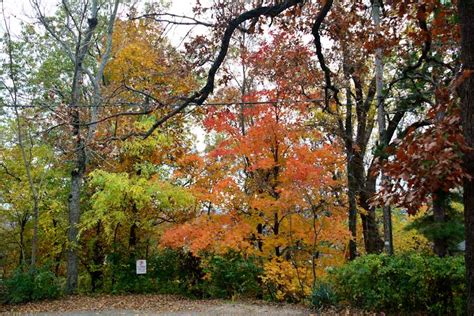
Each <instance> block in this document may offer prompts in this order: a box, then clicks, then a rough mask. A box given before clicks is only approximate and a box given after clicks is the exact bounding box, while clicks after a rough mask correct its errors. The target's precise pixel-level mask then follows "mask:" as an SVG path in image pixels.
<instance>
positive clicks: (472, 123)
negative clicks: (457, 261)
mask: <svg viewBox="0 0 474 316" xmlns="http://www.w3.org/2000/svg"><path fill="white" fill-rule="evenodd" d="M458 13H459V23H460V26H461V61H462V64H463V69H464V72H465V75H466V79H465V80H464V81H463V82H462V83H461V85H460V87H459V90H458V93H459V96H460V97H461V106H462V119H463V129H464V138H465V140H466V143H467V145H468V146H470V147H471V148H474V73H473V72H474V0H459V2H458ZM464 164H465V170H466V172H467V173H468V174H469V175H470V176H471V179H470V180H469V179H465V180H464V219H465V223H464V225H465V228H464V231H465V236H466V252H465V260H466V277H467V314H468V315H474V288H473V287H474V152H473V151H469V152H468V153H466V155H465V156H464Z"/></svg>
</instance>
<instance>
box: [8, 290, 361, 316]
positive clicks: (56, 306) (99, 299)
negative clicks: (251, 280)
mask: <svg viewBox="0 0 474 316" xmlns="http://www.w3.org/2000/svg"><path fill="white" fill-rule="evenodd" d="M0 314H1V315H31V314H35V315H44V316H46V315H48V316H49V315H51V316H52V315H69V316H72V315H78V316H92V315H109V316H111V315H123V316H132V315H170V316H171V315H173V316H185V315H186V316H188V315H189V316H191V315H239V316H250V315H276V316H284V315H295V316H298V315H325V316H329V315H363V313H358V312H354V311H348V310H343V311H336V310H328V311H326V312H323V313H317V312H316V311H313V310H311V309H309V308H307V307H305V306H302V305H290V304H275V303H274V304H272V303H267V302H262V301H255V300H253V301H225V300H191V299H186V298H182V297H178V296H173V295H113V296H112V295H99V296H93V297H92V296H68V297H64V298H62V299H59V300H54V301H42V302H35V303H27V304H22V305H7V306H5V305H0ZM365 315H367V314H365Z"/></svg>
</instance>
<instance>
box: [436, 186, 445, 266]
mask: <svg viewBox="0 0 474 316" xmlns="http://www.w3.org/2000/svg"><path fill="white" fill-rule="evenodd" d="M433 219H434V222H435V224H437V225H443V223H444V222H445V221H446V193H444V192H439V193H436V194H435V195H434V196H433ZM433 252H434V253H435V254H436V255H437V256H438V257H444V256H446V255H447V254H448V244H447V242H446V239H445V238H434V240H433Z"/></svg>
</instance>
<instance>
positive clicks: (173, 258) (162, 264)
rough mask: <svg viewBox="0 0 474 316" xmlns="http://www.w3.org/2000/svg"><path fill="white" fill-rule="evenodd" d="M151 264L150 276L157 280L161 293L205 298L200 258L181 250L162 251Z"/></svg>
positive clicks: (151, 260) (153, 258)
mask: <svg viewBox="0 0 474 316" xmlns="http://www.w3.org/2000/svg"><path fill="white" fill-rule="evenodd" d="M149 262H150V269H149V275H150V276H151V277H153V278H154V279H156V281H157V284H158V288H157V290H158V292H159V293H162V294H180V295H186V296H191V297H202V296H203V290H202V278H203V276H204V272H203V271H202V267H201V260H200V259H199V258H197V257H195V256H193V255H192V254H191V253H186V252H183V251H179V250H172V249H162V250H160V251H159V252H158V253H157V254H155V255H154V256H152V257H151V258H150V260H149Z"/></svg>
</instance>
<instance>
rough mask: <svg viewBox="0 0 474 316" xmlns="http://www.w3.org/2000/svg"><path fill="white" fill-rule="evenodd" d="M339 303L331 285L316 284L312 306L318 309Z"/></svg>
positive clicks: (312, 295) (312, 296)
mask: <svg viewBox="0 0 474 316" xmlns="http://www.w3.org/2000/svg"><path fill="white" fill-rule="evenodd" d="M336 303H337V298H336V294H335V293H334V290H333V289H332V287H331V285H330V284H328V283H325V282H321V283H318V284H316V286H315V287H314V288H313V293H312V294H311V305H312V306H313V307H315V308H317V309H320V308H323V307H328V306H333V305H335V304H336Z"/></svg>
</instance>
